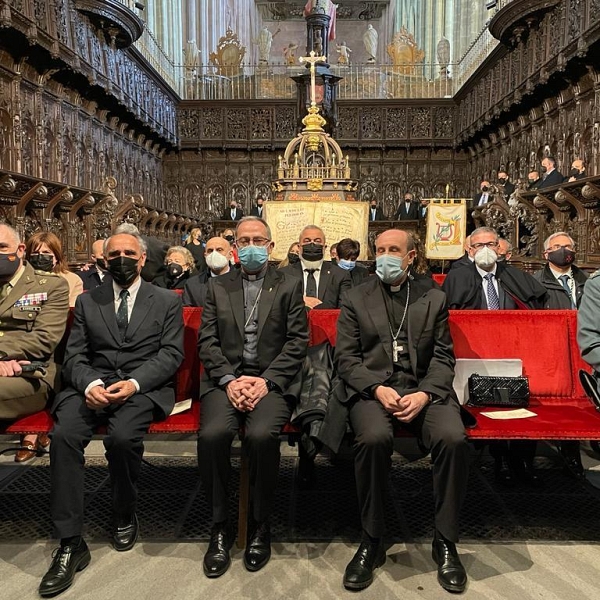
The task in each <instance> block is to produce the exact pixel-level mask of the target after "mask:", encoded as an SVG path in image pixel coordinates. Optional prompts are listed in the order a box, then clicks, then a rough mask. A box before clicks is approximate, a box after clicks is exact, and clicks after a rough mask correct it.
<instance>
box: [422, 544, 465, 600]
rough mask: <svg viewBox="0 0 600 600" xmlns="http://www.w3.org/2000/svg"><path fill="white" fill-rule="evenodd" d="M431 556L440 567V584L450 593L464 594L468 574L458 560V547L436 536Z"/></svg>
mask: <svg viewBox="0 0 600 600" xmlns="http://www.w3.org/2000/svg"><path fill="white" fill-rule="evenodd" d="M431 556H432V557H433V560H434V561H435V562H436V563H437V566H438V582H439V584H440V585H441V586H442V587H443V588H444V589H445V590H447V591H448V592H458V593H460V592H464V590H465V587H466V585H467V572H466V571H465V568H464V567H463V566H462V563H461V562H460V558H458V552H456V545H455V544H453V543H452V542H449V541H448V540H445V539H444V538H443V537H441V536H440V535H438V536H436V537H435V538H434V540H433V544H432V546H431Z"/></svg>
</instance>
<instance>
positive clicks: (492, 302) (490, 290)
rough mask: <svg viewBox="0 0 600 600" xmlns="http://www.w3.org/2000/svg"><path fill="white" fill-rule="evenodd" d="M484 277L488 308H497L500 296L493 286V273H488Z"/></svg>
mask: <svg viewBox="0 0 600 600" xmlns="http://www.w3.org/2000/svg"><path fill="white" fill-rule="evenodd" d="M484 279H486V280H487V298H488V310H499V309H500V298H498V292H496V288H495V287H494V274H493V273H488V274H487V275H486V276H485V277H484Z"/></svg>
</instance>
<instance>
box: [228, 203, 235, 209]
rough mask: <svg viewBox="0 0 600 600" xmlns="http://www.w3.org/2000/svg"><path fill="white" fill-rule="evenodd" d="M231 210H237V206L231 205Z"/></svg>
mask: <svg viewBox="0 0 600 600" xmlns="http://www.w3.org/2000/svg"><path fill="white" fill-rule="evenodd" d="M229 208H230V209H231V210H235V209H236V208H237V206H236V205H235V204H231V205H230V206H229Z"/></svg>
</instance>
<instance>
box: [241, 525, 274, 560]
mask: <svg viewBox="0 0 600 600" xmlns="http://www.w3.org/2000/svg"><path fill="white" fill-rule="evenodd" d="M270 558H271V529H270V528H269V524H268V523H266V522H263V523H258V524H257V526H256V529H255V530H254V533H253V534H252V536H251V537H250V539H249V540H248V545H247V546H246V551H245V552H244V566H245V567H246V569H248V571H260V570H261V569H262V568H263V567H264V566H265V565H266V564H267V563H268V562H269V559H270Z"/></svg>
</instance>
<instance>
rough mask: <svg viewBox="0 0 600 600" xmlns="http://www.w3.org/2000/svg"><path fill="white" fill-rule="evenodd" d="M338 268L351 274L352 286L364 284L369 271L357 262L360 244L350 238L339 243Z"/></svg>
mask: <svg viewBox="0 0 600 600" xmlns="http://www.w3.org/2000/svg"><path fill="white" fill-rule="evenodd" d="M337 255H338V261H337V263H336V264H337V266H338V267H339V268H340V269H342V270H344V271H348V272H349V273H350V279H351V280H352V286H353V287H354V286H355V285H358V284H360V283H362V282H363V281H364V280H365V279H366V278H367V277H368V276H369V270H368V269H367V267H364V266H363V265H359V264H358V263H357V262H356V261H357V260H358V257H359V255H360V242H357V241H356V240H352V239H350V238H344V239H343V240H340V241H339V242H338V243H337Z"/></svg>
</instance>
